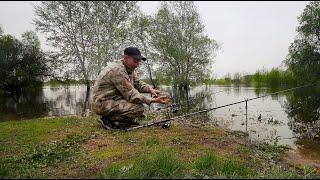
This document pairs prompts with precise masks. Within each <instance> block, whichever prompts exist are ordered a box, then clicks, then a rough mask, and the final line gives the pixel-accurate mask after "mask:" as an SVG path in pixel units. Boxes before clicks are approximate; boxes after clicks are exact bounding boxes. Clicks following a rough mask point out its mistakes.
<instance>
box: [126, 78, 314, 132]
mask: <svg viewBox="0 0 320 180" xmlns="http://www.w3.org/2000/svg"><path fill="white" fill-rule="evenodd" d="M315 84H316V83H313V84H308V85H304V86H298V87H294V88H290V89H286V90H282V91H278V92H275V93H271V94H266V95H263V96H258V97H254V98H250V99H245V100H242V101H238V102H234V103H230V104H226V105H223V106H218V107H214V108H210V109H204V110H201V111H197V112H193V113H189V114H184V115H181V116H176V117H173V118H169V119H164V120H161V121H157V122H152V123H147V124H144V125H140V126H135V127H131V128H128V129H126V131H131V130H134V129H139V128H143V127H149V126H152V125H155V124H162V123H165V124H164V126H163V128H166V127H169V125H168V124H166V123H167V122H169V121H173V120H176V119H180V118H183V117H188V116H192V115H195V114H199V113H204V112H208V111H212V110H215V109H220V108H223V107H227V106H232V105H235V104H240V103H243V102H248V101H251V100H254V99H259V98H263V97H266V96H271V95H274V94H278V93H281V92H286V91H291V90H294V89H299V88H303V87H308V86H312V85H315Z"/></svg>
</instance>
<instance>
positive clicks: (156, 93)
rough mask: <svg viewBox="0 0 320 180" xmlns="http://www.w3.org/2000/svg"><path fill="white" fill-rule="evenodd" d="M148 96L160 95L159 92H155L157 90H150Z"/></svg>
mask: <svg viewBox="0 0 320 180" xmlns="http://www.w3.org/2000/svg"><path fill="white" fill-rule="evenodd" d="M150 94H151V97H157V96H158V94H160V91H159V90H157V89H152V88H151V89H150Z"/></svg>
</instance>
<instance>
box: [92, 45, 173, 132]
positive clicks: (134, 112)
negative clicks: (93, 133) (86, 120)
mask: <svg viewBox="0 0 320 180" xmlns="http://www.w3.org/2000/svg"><path fill="white" fill-rule="evenodd" d="M141 60H143V61H145V60H146V58H145V57H143V56H141V53H140V51H139V49H138V48H136V47H128V48H126V49H125V50H124V55H123V56H122V59H121V60H119V61H117V62H113V63H110V64H109V65H108V66H107V67H105V68H104V69H103V70H102V71H101V73H100V74H99V76H98V77H97V79H96V81H95V84H94V87H93V91H92V99H91V110H92V112H94V113H96V114H97V115H99V116H100V119H99V122H100V123H101V124H102V125H103V126H104V127H105V128H108V129H119V128H121V129H123V128H126V127H128V126H130V125H138V123H136V122H135V121H134V119H135V118H136V117H140V116H142V114H143V112H144V106H143V103H145V104H148V105H150V104H151V103H161V104H167V103H168V101H169V100H170V99H169V98H168V97H166V96H158V94H159V93H160V91H159V90H156V89H153V88H151V86H149V85H148V84H146V83H144V82H142V81H140V80H139V79H137V77H136V73H135V72H134V70H135V69H136V68H137V67H138V66H139V63H140V62H141ZM141 93H150V94H151V97H146V96H144V95H142V94H141Z"/></svg>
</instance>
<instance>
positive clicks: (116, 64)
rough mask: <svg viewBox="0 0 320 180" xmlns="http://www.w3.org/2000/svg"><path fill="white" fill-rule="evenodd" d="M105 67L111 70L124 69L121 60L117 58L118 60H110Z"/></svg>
mask: <svg viewBox="0 0 320 180" xmlns="http://www.w3.org/2000/svg"><path fill="white" fill-rule="evenodd" d="M106 68H108V69H109V70H111V71H116V72H119V71H120V70H123V69H124V66H123V64H122V62H121V61H120V60H119V61H114V62H111V63H110V64H109V65H108V66H107V67H106Z"/></svg>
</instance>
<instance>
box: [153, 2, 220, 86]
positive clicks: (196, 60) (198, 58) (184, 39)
mask: <svg viewBox="0 0 320 180" xmlns="http://www.w3.org/2000/svg"><path fill="white" fill-rule="evenodd" d="M204 28H205V27H204V25H203V24H202V22H201V20H200V15H199V13H198V12H197V8H196V6H195V5H194V3H193V2H192V1H179V2H162V3H161V6H160V9H159V10H158V12H157V14H156V15H155V17H154V19H153V26H152V31H153V32H154V33H152V35H151V38H152V40H151V42H152V46H153V47H154V48H155V50H156V51H155V54H154V55H155V56H156V57H157V58H158V59H159V66H160V67H161V68H162V69H163V72H165V75H167V76H172V78H173V84H174V87H175V88H176V87H178V88H179V89H187V88H188V86H189V85H190V81H191V80H194V81H199V80H202V79H203V78H204V77H205V76H206V75H208V73H209V72H210V65H211V64H212V63H213V57H214V54H215V52H216V50H217V49H218V47H219V46H218V44H217V42H216V41H215V40H213V39H210V38H209V37H208V36H207V35H205V33H204V30H205V29H204Z"/></svg>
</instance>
